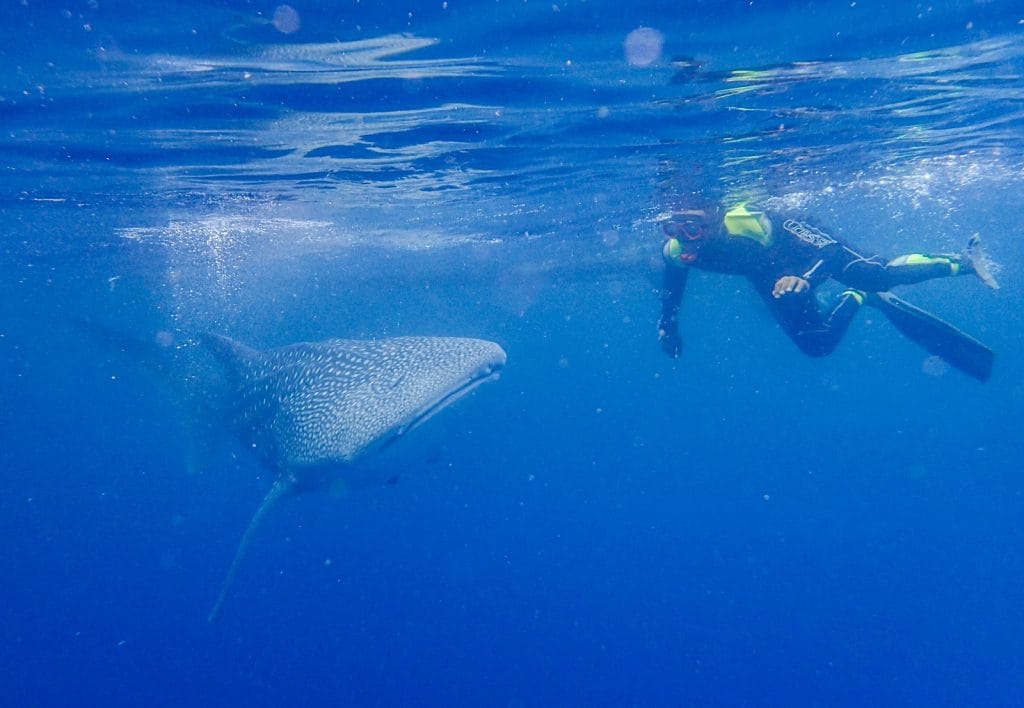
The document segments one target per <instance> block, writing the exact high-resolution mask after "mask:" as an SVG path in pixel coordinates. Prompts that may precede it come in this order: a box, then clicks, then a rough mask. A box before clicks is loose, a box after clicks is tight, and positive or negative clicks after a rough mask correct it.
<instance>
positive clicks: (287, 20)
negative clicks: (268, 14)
mask: <svg viewBox="0 0 1024 708" xmlns="http://www.w3.org/2000/svg"><path fill="white" fill-rule="evenodd" d="M272 22H273V23H274V29H276V30H277V31H278V32H280V33H281V34H293V33H294V32H298V31H299V27H301V26H302V22H301V21H300V20H299V13H298V11H297V10H296V9H295V8H294V7H292V6H291V5H278V6H277V7H276V8H274V19H273V20H272Z"/></svg>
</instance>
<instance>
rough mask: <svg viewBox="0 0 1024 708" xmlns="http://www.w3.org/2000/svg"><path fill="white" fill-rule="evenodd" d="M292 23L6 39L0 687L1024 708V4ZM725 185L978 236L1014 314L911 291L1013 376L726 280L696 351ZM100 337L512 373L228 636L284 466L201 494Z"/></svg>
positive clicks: (450, 10) (108, 26) (240, 700)
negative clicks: (1023, 428)
mask: <svg viewBox="0 0 1024 708" xmlns="http://www.w3.org/2000/svg"><path fill="white" fill-rule="evenodd" d="M276 7H277V6H275V5H274V4H273V3H266V4H264V3H244V2H233V3H228V2H213V3H208V4H201V3H181V4H178V5H176V6H175V7H170V8H165V7H158V6H157V5H154V4H152V3H141V2H106V1H104V0H100V2H68V3H65V4H63V5H54V4H52V3H40V2H32V1H31V0H28V1H27V2H23V3H18V2H8V3H6V4H5V5H4V6H3V7H2V9H0V19H2V30H0V31H2V37H3V42H2V43H0V56H2V58H3V61H2V63H0V67H2V68H0V125H2V130H0V169H2V177H0V179H2V182H0V184H2V190H0V210H2V211H0V225H2V229H0V234H2V236H0V361H2V364H3V366H2V367H0V396H2V399H0V400H2V406H0V431H2V434H0V470H2V474H3V480H4V488H3V492H2V494H0V530H2V532H3V536H2V538H3V543H2V544H0V548H2V551H0V563H2V569H3V579H4V583H3V590H2V592H0V599H2V602H0V633H2V634H0V671H2V676H3V696H4V698H3V702H4V703H9V704H11V705H69V704H70V705H78V704H97V705H139V704H148V705H182V704H186V703H189V704H207V705H235V704H250V705H280V704H285V703H309V704H330V705H338V704H342V705H380V704H386V705H445V704H457V703H458V704H463V703H466V704H475V705H511V706H518V705H676V704H698V705H708V704H711V705H741V704H746V705H804V704H813V705H863V704H865V703H869V702H870V703H876V704H882V705H1016V704H1019V702H1020V701H1021V699H1022V693H1024V687H1022V684H1021V678H1020V676H1021V675H1022V671H1024V666H1022V661H1021V656H1022V651H1024V645H1022V639H1021V637H1022V630H1024V610H1022V609H1021V607H1022V600H1024V596H1022V595H1024V593H1022V590H1021V586H1022V583H1021V581H1022V580H1024V554H1022V542H1024V531H1022V525H1021V519H1022V518H1024V498H1022V489H1024V485H1022V482H1021V478H1020V471H1021V460H1022V450H1021V442H1020V433H1019V421H1020V414H1021V403H1020V400H1021V395H1022V391H1024V387H1022V381H1024V379H1022V367H1021V361H1022V359H1021V354H1022V351H1021V343H1020V339H1019V336H1018V334H1017V332H1018V330H1019V327H1020V317H1019V314H1018V312H1019V309H1020V306H1021V304H1022V299H1021V295H1020V293H1021V286H1022V282H1021V274H1020V269H1019V268H1018V266H1017V264H1018V263H1019V262H1020V256H1021V247H1020V239H1019V236H1018V231H1019V228H1020V224H1021V223H1024V208H1022V207H1021V204H1022V200H1021V195H1022V187H1024V180H1022V165H1024V159H1022V158H1024V141H1022V138H1021V136H1022V135H1024V133H1022V130H1021V129H1022V122H1024V121H1022V115H1024V113H1022V109H1024V105H1022V103H1021V98H1020V97H1021V95H1022V94H1021V91H1022V88H1024V84H1022V81H1021V78H1020V77H1021V71H1022V69H1024V35H1022V34H1021V22H1022V21H1024V15H1022V14H1021V11H1020V10H1019V8H1016V7H1014V3H1010V2H1000V1H998V0H997V1H994V2H966V1H964V2H953V1H946V2H938V3H933V4H932V5H930V6H927V7H926V6H922V5H919V4H916V3H896V2H889V3H883V2H873V1H871V0H858V2H856V3H850V2H774V3H772V2H764V3H760V2H755V3H748V2H695V3H653V2H651V3H645V2H639V3H638V2H631V3H613V2H608V1H607V0H602V1H601V2H564V3H557V4H552V3H537V2H460V1H458V0H449V2H448V3H446V4H445V3H441V2H430V3H422V2H417V3H398V2H387V3H385V2H373V1H362V2H340V3H319V4H318V3H309V4H305V3H295V4H294V6H293V8H292V10H293V12H294V15H292V14H290V13H289V12H288V11H287V10H282V11H281V12H284V14H283V15H281V14H279V15H278V19H277V24H276V25H275V24H274V22H273V21H271V18H273V17H274V14H275V9H276ZM295 18H297V19H298V22H299V25H300V26H299V28H298V29H297V30H296V31H287V32H286V31H283V30H292V29H294V26H293V25H294V23H293V20H294V19H295ZM640 27H646V28H650V29H653V30H655V31H656V32H657V33H658V34H656V35H651V34H648V35H644V34H640V35H632V37H633V38H634V39H635V38H636V37H638V36H639V37H641V38H643V37H644V36H647V37H648V38H650V37H655V38H660V42H661V43H660V45H659V43H658V42H657V41H656V42H654V44H653V45H652V44H647V45H644V46H642V47H641V49H644V48H647V49H649V50H650V52H649V53H648V54H647V55H644V54H643V52H641V56H640V57H639V59H638V58H637V56H636V55H631V54H630V49H629V48H630V47H632V45H631V40H628V38H629V37H630V33H631V32H633V31H634V30H636V29H637V28H640ZM631 56H632V57H633V62H632V63H631V62H630V60H629V59H630V57H631ZM694 187H700V188H703V189H706V190H708V191H710V192H714V193H718V194H721V195H723V196H730V197H732V196H764V195H773V196H775V197H776V198H779V199H782V200H785V201H786V203H789V204H793V205H798V206H801V207H803V208H806V209H807V210H808V212H809V213H814V214H816V215H818V216H819V217H820V218H821V219H822V220H824V221H827V222H831V223H832V224H834V227H835V228H836V229H837V231H838V232H839V233H841V234H842V235H844V236H845V237H847V238H851V239H853V240H855V241H856V242H857V243H859V244H863V245H865V247H867V248H877V249H879V250H882V251H884V252H889V253H899V252H903V251H906V250H912V249H924V250H935V251H938V250H956V249H958V248H959V247H960V245H961V244H962V243H963V242H964V241H965V240H966V238H967V237H968V236H969V235H970V234H971V233H974V232H980V233H982V235H983V236H984V238H985V240H986V243H987V244H988V246H989V249H990V251H991V252H992V255H993V258H994V259H995V261H996V263H997V266H998V275H999V277H1000V279H1001V281H1002V285H1003V288H1002V289H1001V290H1000V291H998V292H996V293H993V292H990V291H987V290H985V289H984V288H982V287H981V286H980V285H979V284H978V283H977V282H976V281H974V280H973V279H968V278H964V279H959V280H956V281H940V282H932V283H927V284H924V285H921V286H918V287H915V288H913V289H912V291H910V290H908V291H907V293H906V295H907V297H908V298H911V299H912V300H913V301H914V302H915V303H918V304H920V305H922V306H924V307H927V308H929V309H933V310H935V311H937V312H940V313H941V314H942V315H943V316H945V317H947V318H948V319H950V320H951V321H953V322H955V323H957V324H958V325H961V326H963V327H964V328H965V329H967V330H969V331H970V332H972V333H973V334H976V335H977V336H979V337H980V338H982V339H984V340H985V341H986V343H988V344H989V345H991V346H992V347H993V348H994V349H996V351H997V352H998V358H997V362H996V368H995V373H994V375H993V377H992V379H991V381H989V382H988V383H986V384H979V383H977V382H975V381H973V380H970V379H968V378H966V377H964V376H963V375H961V374H959V373H958V372H957V371H955V370H949V369H948V367H944V366H942V365H941V363H940V362H936V361H935V360H934V359H929V358H928V357H927V354H926V353H925V352H923V351H921V350H919V349H917V348H916V347H915V346H914V345H912V344H910V343H909V342H907V341H906V340H903V339H901V338H900V337H899V336H898V335H897V334H896V333H895V332H894V331H893V330H892V328H891V327H890V326H889V325H888V324H887V323H886V322H885V321H884V319H882V318H879V317H878V316H877V314H876V313H873V312H872V311H866V312H865V313H863V314H862V316H861V317H860V319H859V320H858V322H856V323H855V325H854V327H853V329H852V331H851V333H850V335H849V337H848V338H847V340H846V341H845V342H844V343H843V345H842V346H841V347H840V349H839V351H837V352H836V354H835V355H833V356H832V357H830V358H828V359H824V360H809V359H806V358H804V357H802V356H801V355H800V354H799V353H798V352H797V351H796V350H795V349H794V348H793V347H792V345H791V344H790V343H789V342H788V341H787V340H786V339H785V337H783V336H782V334H781V333H780V332H779V331H778V330H777V329H776V327H775V326H774V324H773V323H772V322H771V321H770V320H769V319H768V317H767V316H766V313H765V312H764V311H763V310H762V305H761V304H760V301H759V300H758V299H757V297H756V296H755V295H754V294H752V293H750V292H749V291H748V290H747V288H746V285H745V284H744V283H743V282H738V281H734V280H730V279H728V278H724V277H719V276H711V275H699V276H698V277H695V278H693V279H691V285H690V288H689V292H688V293H687V301H686V304H685V309H684V325H683V337H684V341H685V351H684V355H683V357H682V358H681V359H679V360H678V361H675V362H673V361H671V360H669V359H667V358H666V357H664V355H663V354H661V352H660V351H659V349H658V346H657V342H656V338H655V335H654V329H655V322H656V318H657V313H658V307H659V303H658V299H657V294H656V286H657V282H658V277H659V275H658V272H659V271H658V269H659V268H660V264H659V260H660V258H659V251H660V236H659V233H658V229H657V225H656V223H655V216H656V214H657V213H658V212H660V211H662V210H664V209H666V208H669V207H671V206H672V205H673V199H674V197H675V195H676V194H678V193H680V192H682V191H685V190H687V189H691V188H694ZM83 317H84V318H89V319H93V320H98V321H102V322H104V323H107V324H109V325H111V326H115V327H117V328H118V329H120V330H122V331H124V332H130V333H133V334H135V335H136V336H138V337H140V338H144V339H148V338H151V337H153V336H154V333H156V332H165V333H168V334H169V335H170V336H173V337H176V338H184V337H188V336H192V335H194V334H195V333H197V332H201V331H204V330H213V331H217V332H222V333H226V334H230V335H231V336H234V337H237V338H239V339H241V340H243V341H246V342H249V343H251V344H253V345H255V346H261V347H265V346H276V345H281V344H286V343H289V342H295V341H303V340H316V339H324V338H328V337H339V336H341V337H373V336H386V335H387V336H393V335H400V334H436V335H463V336H474V337H483V338H489V339H493V340H495V341H497V342H499V343H500V344H501V345H502V346H503V347H504V348H505V349H506V350H507V352H508V355H509V365H508V367H507V369H506V370H505V371H504V372H503V375H502V378H501V380H500V381H499V382H497V383H494V384H488V385H487V386H485V387H483V388H481V389H480V390H479V391H478V392H477V393H475V394H474V395H473V396H472V397H471V398H469V399H467V400H465V401H462V402H460V403H459V405H457V406H455V407H453V408H452V409H450V410H447V411H445V412H444V414H442V415H441V416H439V417H437V418H436V419H434V420H432V421H430V423H429V424H428V425H426V426H424V427H423V428H422V429H421V430H418V431H417V435H418V436H419V439H418V442H419V444H420V445H422V446H423V447H424V448H426V449H427V451H428V454H426V455H425V456H423V457H422V459H421V460H420V461H418V462H417V463H416V464H414V465H412V466H411V467H410V468H409V469H403V470H400V472H401V481H400V483H399V484H397V485H395V486H393V487H387V488H381V489H369V490H361V491H353V492H352V493H350V494H348V495H345V496H344V497H343V498H335V497H332V496H330V495H307V496H302V497H296V498H293V499H289V500H286V501H285V502H284V503H282V504H281V505H280V507H279V508H277V509H275V510H274V513H272V514H271V515H270V517H269V518H268V520H267V522H266V524H265V525H264V526H263V527H262V528H261V530H260V531H259V535H258V537H257V540H256V543H255V549H254V552H253V553H252V554H251V555H250V557H249V558H248V559H247V560H246V562H245V563H244V565H243V567H242V569H241V572H240V574H239V579H238V583H237V585H236V588H235V590H234V592H233V593H232V595H231V597H230V600H229V603H228V605H227V607H226V609H225V614H224V617H223V619H222V621H221V622H220V623H219V624H217V625H214V626H210V625H208V624H207V623H206V613H207V612H208V610H209V608H210V606H211V603H212V602H213V599H214V598H215V596H216V590H217V587H218V585H219V583H220V581H221V579H222V576H223V573H224V571H225V569H226V566H227V563H228V561H229V559H230V557H231V554H232V553H233V551H234V547H235V544H236V543H237V540H238V538H239V537H240V535H241V532H242V530H243V529H244V528H245V525H246V524H247V523H248V520H249V518H250V516H251V514H252V513H253V511H254V509H255V508H256V506H257V505H258V504H259V501H260V499H261V498H262V497H263V495H264V494H265V492H266V490H267V489H268V487H269V485H270V482H271V475H270V474H269V473H268V472H267V471H266V470H263V469H261V468H260V467H259V464H258V463H257V461H256V460H255V459H254V458H252V457H250V456H248V455H247V454H246V452H245V451H244V450H242V449H240V448H238V447H236V446H231V445H225V446H223V447H221V448H219V449H218V450H217V451H215V452H214V453H212V455H211V456H210V457H208V458H207V459H205V460H204V461H203V462H204V464H203V465H202V472H200V473H189V472H188V468H189V465H188V458H189V449H190V443H189V431H190V426H189V422H190V421H189V420H188V416H187V415H186V416H183V415H182V413H181V409H179V407H177V406H176V402H180V396H179V395H176V394H177V392H176V390H175V389H174V387H173V386H172V385H169V384H168V383H167V381H165V380H161V378H160V377H159V376H153V375H152V372H148V371H147V370H146V368H145V367H144V366H141V365H140V363H139V362H137V361H134V360H132V358H131V357H125V356H122V355H119V354H118V353H117V352H114V351H111V350H109V349H107V348H105V347H103V346H101V345H100V344H98V343H97V342H95V341H93V340H91V339H90V338H88V337H85V336H83V334H82V333H81V332H80V331H79V330H78V329H76V328H75V327H74V326H73V325H72V324H71V323H72V322H73V321H75V320H76V319H78V318H83ZM165 336H166V335H165Z"/></svg>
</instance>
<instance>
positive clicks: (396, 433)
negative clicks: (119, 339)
mask: <svg viewBox="0 0 1024 708" xmlns="http://www.w3.org/2000/svg"><path fill="white" fill-rule="evenodd" d="M200 343H201V344H202V345H204V348H205V349H206V350H207V351H208V352H210V353H211V354H212V355H213V357H214V359H215V360H216V361H218V362H219V364H220V367H221V369H222V373H223V377H224V381H223V382H222V384H221V389H222V390H221V393H220V394H219V400H218V401H217V405H216V406H215V410H216V411H217V419H218V421H219V422H220V423H221V424H223V425H224V426H226V427H227V429H228V430H229V431H230V432H231V433H232V434H233V435H234V436H235V437H236V438H238V440H240V441H241V442H242V443H243V445H245V446H246V447H248V448H251V449H252V450H253V451H255V452H256V454H257V455H258V456H259V457H260V459H261V460H262V461H263V463H264V464H265V465H266V466H267V467H268V468H270V469H271V470H272V471H273V472H274V474H275V479H274V482H273V485H272V486H271V488H270V490H269V491H268V492H267V495H266V497H265V498H264V499H263V502H262V503H261V504H260V506H259V507H258V508H257V510H256V513H255V514H254V515H253V517H252V520H251V521H250V522H249V526H248V528H247V529H246V530H245V532H244V534H243V535H242V539H241V541H240V542H239V545H238V548H237V550H236V551H235V555H234V558H233V559H232V561H231V565H230V566H229V568H228V571H227V575H226V577H225V578H224V582H223V584H222V585H221V589H220V593H219V595H218V596H217V600H216V602H215V603H214V606H213V609H212V610H211V611H210V614H209V616H208V620H209V621H210V622H211V623H213V622H216V621H217V619H218V618H219V616H220V614H221V610H222V609H223V605H224V602H225V600H226V598H227V596H228V592H229V590H230V588H231V585H232V582H233V580H234V577H235V574H236V572H237V570H238V567H239V564H240V563H241V561H242V558H243V557H244V555H245V553H246V550H247V549H248V547H249V545H250V543H251V541H252V538H253V533H254V531H255V529H256V528H257V527H258V526H259V524H260V521H261V520H262V519H263V518H264V516H265V515H266V513H267V511H268V510H269V509H270V508H272V507H273V506H274V504H275V502H277V501H278V500H279V499H281V498H282V497H284V496H286V495H288V494H295V493H301V492H305V491H309V490H316V489H325V488H330V486H331V485H332V484H334V483H336V482H342V483H344V482H345V480H346V478H347V477H348V476H356V475H357V474H358V471H359V469H360V467H362V466H365V465H366V463H367V462H368V461H370V460H371V459H372V458H373V457H374V456H376V455H378V454H379V453H380V452H381V451H383V450H384V449H386V448H388V447H390V446H391V445H393V444H394V443H396V442H397V441H399V440H401V439H402V438H404V437H405V436H406V434H407V433H409V431H411V430H413V429H415V428H417V427H418V426H420V425H421V424H422V423H424V422H425V421H427V420H428V419H430V418H431V417H432V416H434V415H435V414H437V413H438V412H440V411H441V410H443V409H444V408H447V407H448V406H449V405H451V404H452V403H454V402H455V401H456V400H458V399H460V398H462V397H463V396H465V395H466V394H468V393H469V392H470V391H472V390H473V389H475V388H476V387H477V386H479V385H480V384H482V383H484V382H486V381H490V380H493V379H496V378H497V377H498V373H499V371H500V370H501V369H502V368H503V367H504V366H505V361H506V356H505V352H504V350H502V348H501V347H500V346H499V345H497V344H495V343H494V342H490V341H486V340H482V339H469V338H461V337H394V338H387V339H373V340H352V339H330V340H326V341H320V342H303V343H298V344H291V345H288V346H283V347H279V348H274V349H266V350H258V349H254V348H252V347H249V346H246V345H245V344H242V343H241V342H238V341H235V340H233V339H230V338H228V337H225V336H222V335H216V334H208V335H204V336H203V337H202V338H201V339H200Z"/></svg>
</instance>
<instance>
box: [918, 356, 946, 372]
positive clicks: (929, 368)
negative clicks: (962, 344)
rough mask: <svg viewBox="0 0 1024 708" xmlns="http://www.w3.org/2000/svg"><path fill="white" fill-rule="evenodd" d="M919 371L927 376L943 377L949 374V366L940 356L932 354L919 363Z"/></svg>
mask: <svg viewBox="0 0 1024 708" xmlns="http://www.w3.org/2000/svg"><path fill="white" fill-rule="evenodd" d="M921 371H923V372H924V373H926V374H928V375H929V376H944V375H945V374H946V373H947V372H949V364H947V363H946V360H945V359H943V358H942V357H941V356H936V355H934V354H933V355H932V356H930V357H927V358H926V359H925V360H924V361H923V362H921Z"/></svg>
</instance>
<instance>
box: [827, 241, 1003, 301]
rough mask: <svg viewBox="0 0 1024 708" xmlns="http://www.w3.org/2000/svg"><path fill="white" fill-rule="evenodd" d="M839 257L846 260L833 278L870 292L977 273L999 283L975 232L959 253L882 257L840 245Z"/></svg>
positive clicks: (986, 281) (989, 283)
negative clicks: (989, 266)
mask: <svg viewBox="0 0 1024 708" xmlns="http://www.w3.org/2000/svg"><path fill="white" fill-rule="evenodd" d="M842 257H843V258H845V259H846V263H845V264H844V265H842V266H841V267H840V268H838V269H837V272H836V278H838V279H839V280H840V281H842V282H843V283H845V284H847V285H850V286H852V287H855V288H860V289H862V290H867V291H869V292H878V291H882V290H889V289H890V288H893V287H895V286H897V285H913V284H915V283H922V282H924V281H926V280H933V279H935V278H948V277H951V276H954V275H976V276H978V278H980V279H981V281H982V282H983V283H984V284H985V285H987V286H988V287H990V288H993V289H997V288H998V287H999V284H998V283H997V282H996V280H995V278H993V277H992V274H991V273H989V270H988V261H987V259H986V258H985V256H984V253H983V252H982V250H981V239H980V238H979V237H978V235H977V234H975V235H974V236H972V237H971V238H970V240H969V241H968V242H967V246H966V247H965V248H964V250H963V252H962V253H959V254H954V253H942V254H936V255H931V254H924V253H908V254H905V255H902V256H897V257H896V258H893V259H891V260H889V261H884V260H883V259H882V258H880V257H878V256H870V257H865V256H863V255H861V254H860V253H857V252H856V251H854V250H853V249H852V248H850V247H848V246H843V249H842Z"/></svg>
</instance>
